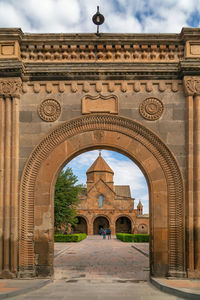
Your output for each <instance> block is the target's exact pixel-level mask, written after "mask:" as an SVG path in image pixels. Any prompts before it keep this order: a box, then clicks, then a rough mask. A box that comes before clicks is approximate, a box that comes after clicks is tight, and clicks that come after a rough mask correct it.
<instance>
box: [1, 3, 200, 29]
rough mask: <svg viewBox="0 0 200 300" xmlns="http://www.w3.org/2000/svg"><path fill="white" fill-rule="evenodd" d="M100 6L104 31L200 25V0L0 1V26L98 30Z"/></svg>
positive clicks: (179, 27) (178, 27)
mask: <svg viewBox="0 0 200 300" xmlns="http://www.w3.org/2000/svg"><path fill="white" fill-rule="evenodd" d="M97 5H99V6H100V11H101V12H102V13H103V14H104V16H105V23H104V24H103V25H102V26H101V32H116V33H117V32H124V33H125V32H127V33H143V32H144V33H153V32H155V33H158V32H161V33H166V32H169V33H170V32H174V33H178V32H180V31H181V28H182V27H190V26H193V27H199V25H200V0H0V27H21V28H22V30H23V31H24V32H65V33H72V32H96V27H95V25H94V24H93V23H92V21H91V18H92V16H93V15H94V13H95V12H96V7H97Z"/></svg>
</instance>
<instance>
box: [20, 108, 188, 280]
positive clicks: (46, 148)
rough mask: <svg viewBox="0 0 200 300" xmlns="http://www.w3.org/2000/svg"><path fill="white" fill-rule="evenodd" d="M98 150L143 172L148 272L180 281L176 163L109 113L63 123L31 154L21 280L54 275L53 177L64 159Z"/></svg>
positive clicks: (133, 125) (139, 129)
mask: <svg viewBox="0 0 200 300" xmlns="http://www.w3.org/2000/svg"><path fill="white" fill-rule="evenodd" d="M97 148H107V149H113V150H117V151H119V152H121V153H123V154H125V155H127V156H129V157H130V158H131V159H132V160H134V161H135V162H136V163H137V164H138V165H139V167H140V168H141V169H142V170H143V172H144V174H145V176H146V179H147V181H148V185H149V193H150V213H151V217H150V267H151V274H152V275H154V276H169V275H172V276H180V277H184V276H185V256H184V253H185V243H184V241H185V239H184V226H185V225H184V189H183V180H182V176H181V172H180V169H179V167H178V164H177V162H176V160H175V158H174V156H173V155H172V153H171V151H170V150H169V149H168V147H167V146H166V145H165V144H164V143H163V142H162V141H161V139H160V138H159V137H158V136H157V135H156V134H154V133H153V132H151V131H150V130H148V129H147V128H146V127H144V126H143V125H141V124H139V123H137V122H135V121H133V120H130V119H127V118H124V117H119V116H113V115H109V114H91V115H86V116H81V117H79V118H76V119H73V120H71V121H69V122H66V123H63V124H62V125H60V126H58V127H56V128H55V129H54V130H52V131H51V132H50V133H49V134H47V135H46V136H45V137H44V138H43V140H42V141H41V142H40V143H39V144H38V145H37V146H36V147H35V149H34V150H33V151H32V153H31V155H30V157H29V159H28V161H27V163H26V166H25V168H24V171H23V175H22V179H21V191H20V196H21V198H20V220H21V224H20V255H19V257H20V262H19V265H20V271H21V273H22V276H25V275H26V273H27V272H28V273H31V276H50V275H51V274H52V273H53V198H54V197H53V195H54V185H55V182H56V178H57V175H58V173H59V172H60V170H61V169H62V167H63V166H64V164H65V163H66V162H67V161H69V160H71V159H72V158H73V157H75V156H76V155H78V154H80V153H81V152H84V151H88V150H91V149H97ZM160 237H162V239H161V238H160ZM26 276H28V274H27V275H26Z"/></svg>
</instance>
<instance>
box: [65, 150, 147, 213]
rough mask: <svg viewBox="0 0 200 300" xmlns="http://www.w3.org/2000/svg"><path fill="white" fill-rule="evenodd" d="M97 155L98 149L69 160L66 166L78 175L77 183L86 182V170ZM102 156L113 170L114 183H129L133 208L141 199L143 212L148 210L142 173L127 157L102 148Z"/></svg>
mask: <svg viewBox="0 0 200 300" xmlns="http://www.w3.org/2000/svg"><path fill="white" fill-rule="evenodd" d="M98 155H99V151H98V150H94V151H88V152H86V153H83V154H81V155H79V156H77V157H75V158H74V159H73V160H71V161H70V162H69V163H68V164H67V167H70V168H72V170H73V173H74V174H75V175H76V176H77V177H78V179H79V183H81V184H85V183H86V180H87V178H86V171H87V170H88V169H89V167H90V166H91V165H92V163H93V162H94V161H95V160H96V158H97V157H98ZM101 155H102V157H103V158H104V159H105V161H106V162H107V163H108V165H109V166H110V167H111V169H112V170H113V172H114V184H116V185H130V188H131V196H132V197H133V198H135V208H136V207H137V204H138V201H139V200H141V201H142V204H143V206H144V212H145V213H148V212H149V195H148V187H147V183H146V180H145V177H144V175H143V173H142V172H141V171H140V169H139V168H138V167H137V165H136V164H135V163H133V162H132V161H131V160H130V159H129V158H128V157H126V156H124V155H122V154H120V153H118V152H115V151H108V150H102V151H101Z"/></svg>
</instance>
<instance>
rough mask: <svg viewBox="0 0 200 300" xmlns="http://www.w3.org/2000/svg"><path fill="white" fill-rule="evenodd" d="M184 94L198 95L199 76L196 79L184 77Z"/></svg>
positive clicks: (199, 90)
mask: <svg viewBox="0 0 200 300" xmlns="http://www.w3.org/2000/svg"><path fill="white" fill-rule="evenodd" d="M183 82H184V88H185V93H186V95H188V96H192V95H194V96H195V95H200V76H198V77H188V76H185V77H184V81H183Z"/></svg>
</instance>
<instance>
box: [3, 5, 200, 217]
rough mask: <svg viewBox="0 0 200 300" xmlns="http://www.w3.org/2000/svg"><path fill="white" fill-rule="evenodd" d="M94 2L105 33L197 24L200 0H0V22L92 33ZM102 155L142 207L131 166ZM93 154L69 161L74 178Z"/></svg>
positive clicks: (139, 183)
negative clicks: (100, 16) (102, 21)
mask: <svg viewBox="0 0 200 300" xmlns="http://www.w3.org/2000/svg"><path fill="white" fill-rule="evenodd" d="M97 5H99V6H100V12H101V13H102V14H103V15H104V17H105V23H104V24H103V25H102V26H101V29H100V31H101V32H105V33H111V32H113V33H159V32H161V33H179V32H180V31H181V29H182V27H199V26H200V0H0V27H21V29H22V31H23V32H26V33H27V32H30V33H48V32H52V33H56V32H62V33H81V32H84V33H91V32H96V26H95V25H94V24H93V23H92V21H91V19H92V16H93V15H94V14H95V13H96V8H97ZM102 155H103V156H104V158H105V159H106V161H107V162H108V163H109V165H110V166H111V168H112V169H113V171H114V172H115V184H129V185H130V186H131V191H132V196H133V197H135V198H136V199H137V201H138V200H139V199H141V200H142V202H143V204H144V209H145V212H148V189H147V185H146V181H145V179H144V177H143V175H142V173H141V171H140V170H139V169H138V168H137V166H136V165H135V164H133V162H132V161H130V160H129V159H128V158H126V157H124V156H121V155H120V154H116V153H115V152H111V151H103V153H102ZM97 156H98V152H97V151H92V152H88V153H85V154H82V155H81V156H79V157H77V158H75V159H74V160H73V161H71V162H70V164H69V165H70V166H71V167H72V168H73V171H74V172H75V174H76V175H78V176H79V182H81V183H85V181H86V178H85V172H86V170H87V169H88V168H89V166H90V165H91V164H92V163H93V161H94V160H95V159H96V157H97ZM137 201H136V204H137Z"/></svg>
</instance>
